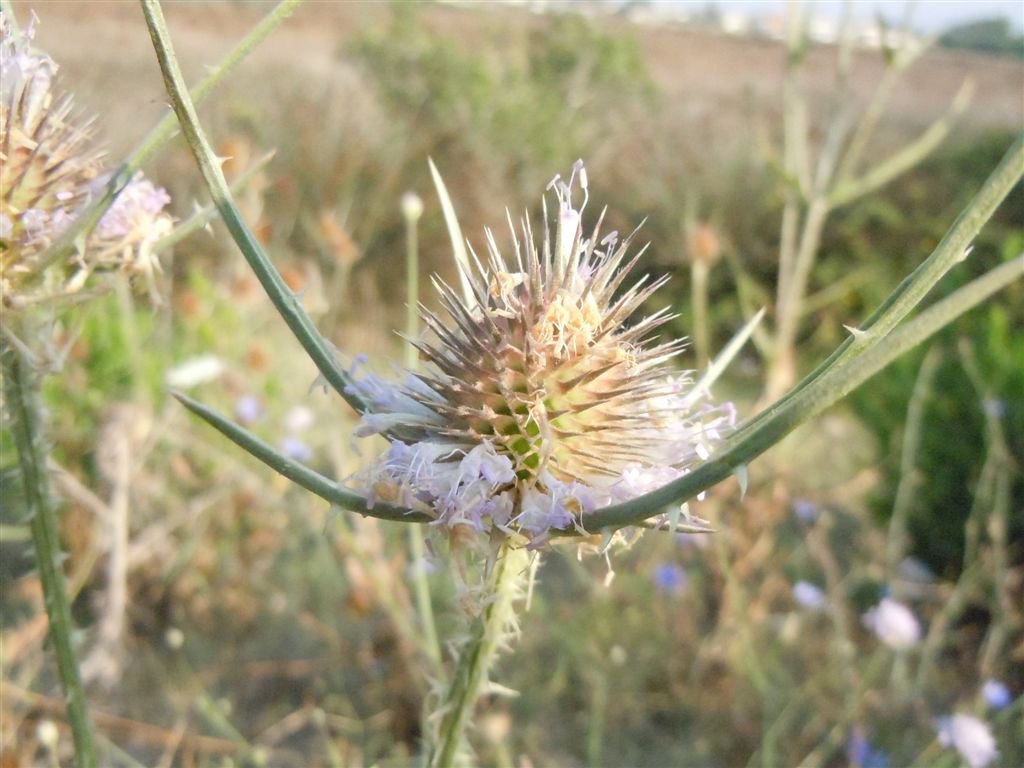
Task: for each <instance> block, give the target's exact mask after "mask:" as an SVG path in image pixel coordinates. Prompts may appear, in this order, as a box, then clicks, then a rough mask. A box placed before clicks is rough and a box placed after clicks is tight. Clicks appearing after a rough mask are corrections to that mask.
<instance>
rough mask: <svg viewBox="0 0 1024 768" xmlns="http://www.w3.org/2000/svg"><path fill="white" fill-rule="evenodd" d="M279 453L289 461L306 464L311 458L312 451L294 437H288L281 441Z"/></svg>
mask: <svg viewBox="0 0 1024 768" xmlns="http://www.w3.org/2000/svg"><path fill="white" fill-rule="evenodd" d="M281 453H283V454H284V455H285V456H287V457H288V458H289V459H294V460H295V461H301V462H306V461H309V460H310V459H311V458H313V451H312V450H310V448H309V446H308V445H306V444H305V443H304V442H303V441H302V440H301V439H300V438H298V437H295V435H289V436H288V437H286V438H285V439H284V440H282V441H281Z"/></svg>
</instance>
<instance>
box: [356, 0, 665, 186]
mask: <svg viewBox="0 0 1024 768" xmlns="http://www.w3.org/2000/svg"><path fill="white" fill-rule="evenodd" d="M393 13H394V15H393V17H392V22H391V24H390V25H389V26H388V27H387V29H386V30H384V31H383V32H380V33H376V34H366V35H363V36H362V37H361V38H359V39H358V40H357V41H356V42H355V43H354V44H353V45H352V46H351V47H350V51H351V54H352V55H353V56H354V57H355V58H356V60H357V61H358V62H359V63H360V65H361V67H362V69H363V70H364V72H365V73H366V75H367V76H368V77H370V78H371V79H372V81H373V82H374V84H375V86H376V87H377V89H378V91H379V93H380V95H381V97H382V98H383V100H384V102H385V104H386V105H387V106H388V107H389V109H390V110H391V111H392V112H393V113H394V114H395V115H397V116H399V118H400V119H402V120H408V121H410V123H411V125H410V129H411V130H414V131H415V132H416V133H417V135H418V136H419V137H420V139H421V141H425V142H428V146H427V149H428V151H429V152H430V153H431V154H434V155H435V160H437V161H438V163H439V165H440V166H441V167H445V165H446V164H447V163H446V162H445V161H447V160H449V159H450V160H452V163H451V165H452V166H453V167H456V168H457V167H459V166H461V165H464V164H465V162H466V160H467V159H468V160H470V162H471V163H472V164H473V165H489V166H493V167H494V168H493V169H492V171H491V172H492V173H493V172H494V170H498V169H500V170H503V171H507V170H511V171H512V172H513V173H514V172H515V171H516V169H519V168H521V167H522V166H523V165H524V164H525V165H527V166H531V167H535V166H538V165H539V166H542V167H561V166H563V165H565V163H566V158H569V157H574V156H576V155H578V154H579V153H580V151H581V149H582V144H583V142H584V139H586V138H590V135H589V133H588V130H589V129H590V128H592V122H593V119H594V118H595V117H596V116H597V115H598V114H600V112H601V111H605V110H609V109H612V110H623V109H627V108H628V107H629V106H630V105H631V104H634V103H637V102H638V101H642V100H644V99H649V98H651V96H652V95H653V89H652V86H651V85H650V82H649V79H648V77H647V74H646V72H645V68H644V63H643V60H642V58H641V55H640V50H639V47H638V46H637V43H636V41H635V40H634V39H633V38H632V37H630V36H628V35H625V34H621V33H619V34H610V33H607V32H604V31H603V30H601V29H600V28H598V27H597V26H595V25H593V24H592V23H591V22H588V21H587V20H586V19H583V18H582V17H579V16H575V15H565V16H559V15H554V16H551V17H550V19H549V21H550V23H547V24H544V25H543V26H541V27H540V28H539V29H537V30H535V31H532V32H531V33H530V34H529V36H528V38H527V40H526V41H525V47H524V50H523V51H522V53H521V56H520V57H515V56H508V55H499V52H500V51H501V50H502V47H503V41H502V32H499V31H494V32H492V33H491V34H490V36H489V37H490V39H489V40H487V41H486V42H485V43H484V44H482V45H477V46H476V47H475V48H473V49H467V48H464V47H462V46H461V45H460V43H459V41H456V40H454V39H452V38H451V37H448V36H445V35H443V34H437V33H434V32H432V31H430V30H429V29H428V28H426V27H425V26H424V25H423V24H422V23H421V22H420V19H419V15H418V12H417V9H416V7H415V6H413V5H411V4H399V5H397V6H395V7H394V8H393ZM453 144H454V145H457V146H458V156H457V157H451V158H449V157H447V155H448V153H449V152H451V151H452V150H453V149H454V146H452V145H453ZM467 149H468V150H469V152H470V154H471V156H470V157H469V158H466V157H465V156H464V155H463V153H465V152H466V150H467ZM495 150H497V151H495Z"/></svg>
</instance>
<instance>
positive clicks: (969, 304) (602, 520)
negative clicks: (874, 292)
mask: <svg viewBox="0 0 1024 768" xmlns="http://www.w3.org/2000/svg"><path fill="white" fill-rule="evenodd" d="M1021 277H1024V255H1021V256H1018V257H1017V258H1015V259H1013V260H1012V261H1008V262H1006V263H1004V264H1002V265H1000V266H999V267H996V268H995V269H993V270H992V271H990V272H989V273H988V274H986V275H984V276H983V277H979V278H978V279H976V280H974V281H972V282H971V283H968V284H967V285H966V286H964V287H963V288H961V289H959V290H958V291H956V292H955V293H953V294H952V295H950V296H948V297H947V298H945V299H943V300H942V301H939V302H937V303H936V304H934V305H933V306H931V307H929V308H928V309H927V310H925V311H924V312H922V313H921V314H920V315H919V316H918V317H916V318H915V319H914V320H912V321H910V322H908V323H907V324H906V325H904V326H903V327H901V328H899V329H897V330H896V331H893V332H891V333H890V334H889V335H888V336H887V337H885V338H883V339H880V340H878V341H877V342H876V343H874V344H872V345H871V346H870V348H868V349H865V350H863V351H862V352H861V353H860V354H859V356H858V358H857V359H856V360H854V361H851V362H849V363H846V364H843V365H835V366H832V367H830V369H829V370H827V371H825V372H824V373H823V374H821V375H820V376H819V377H817V378H816V379H815V380H814V381H813V382H811V383H809V384H808V385H807V386H805V387H803V388H802V389H801V391H800V392H799V394H798V395H797V396H795V397H793V398H791V399H789V400H788V401H787V402H786V403H785V404H783V405H780V406H778V407H774V406H773V407H772V408H771V409H769V414H770V415H769V416H768V417H767V418H765V419H763V420H760V421H759V422H758V425H757V426H756V427H755V428H753V429H750V430H748V431H746V432H745V433H744V435H743V439H742V440H740V441H739V442H735V443H733V442H730V443H727V444H726V446H725V448H724V450H722V451H721V452H720V453H719V454H718V455H717V456H716V457H713V458H712V459H711V460H709V461H707V462H705V463H704V464H701V465H700V466H699V467H697V468H696V469H694V470H693V471H692V472H690V473H689V474H687V475H684V476H683V477H681V478H679V479H678V480H673V481H672V482H671V483H669V484H667V485H665V486H662V487H661V488H659V489H658V490H656V491H652V492H651V493H648V494H644V495H643V496H638V497H637V498H635V499H632V500H631V501H627V502H624V503H622V504H616V505H613V506H609V507H605V508H603V509H599V510H597V511H595V512H593V513H591V514H589V515H587V517H586V520H585V523H586V525H587V527H588V528H589V529H590V530H602V529H605V528H611V529H618V528H622V527H625V526H628V525H633V524H635V523H637V522H639V521H641V520H645V519H646V518H648V517H650V516H652V515H654V514H657V513H658V512H660V511H661V510H663V509H664V508H665V507H667V506H669V505H672V504H678V503H679V502H681V501H683V500H686V499H690V498H693V497H694V496H695V495H696V494H697V493H699V492H700V491H702V490H704V489H706V488H710V487H711V486H712V485H714V484H715V483H718V482H721V481H722V480H725V479H726V478H727V477H729V475H730V474H731V473H732V472H733V470H734V469H735V468H736V467H739V466H741V465H744V464H747V463H748V462H750V461H751V460H752V459H754V458H756V457H757V456H760V455H761V454H762V453H764V452H765V451H766V450H768V449H769V448H771V447H772V446H773V445H775V443H777V442H779V441H780V440H781V439H782V438H783V437H785V436H786V435H787V434H789V433H790V432H792V431H793V430H794V429H795V428H796V427H797V426H799V425H800V424H802V423H803V422H805V421H807V420H808V419H811V418H813V417H814V416H816V415H818V414H819V413H821V412H822V411H824V410H825V409H826V408H828V407H829V406H831V405H832V404H833V403H836V402H837V401H839V400H841V399H842V398H843V397H845V396H846V395H848V394H849V393H850V392H852V391H853V390H854V389H856V388H857V387H858V386H860V385H861V384H863V383H864V382H865V381H866V380H867V379H869V378H870V377H871V376H873V375H874V374H876V373H878V372H879V371H880V370H882V369H883V368H885V367H886V366H887V365H889V363H891V362H892V361H893V360H895V359H896V358H897V357H899V356H900V355H902V354H904V353H905V352H907V351H909V350H910V349H912V348H913V347H915V346H916V345H918V344H921V343H922V342H924V341H926V340H927V339H929V338H930V337H931V336H933V335H934V334H935V333H937V332H938V331H940V330H941V329H942V328H944V327H945V326H946V325H948V324H949V323H950V322H952V321H953V320H954V319H956V318H957V317H959V316H960V315H961V314H963V313H964V312H966V311H968V310H969V309H972V308H973V307H975V306H977V305H978V304H980V303H981V302H983V301H985V300H986V299H987V298H989V297H990V296H991V295H992V294H993V293H995V292H996V291H998V290H1000V289H1001V288H1004V287H1006V286H1007V285H1009V284H1010V283H1012V282H1014V281H1016V280H1019V279H1021Z"/></svg>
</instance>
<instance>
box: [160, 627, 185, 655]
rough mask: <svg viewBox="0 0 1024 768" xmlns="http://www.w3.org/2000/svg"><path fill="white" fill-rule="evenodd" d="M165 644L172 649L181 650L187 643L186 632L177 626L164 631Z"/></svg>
mask: <svg viewBox="0 0 1024 768" xmlns="http://www.w3.org/2000/svg"><path fill="white" fill-rule="evenodd" d="M164 644H165V645H166V646H167V647H168V648H170V649H171V650H172V651H177V650H180V649H181V647H182V646H183V645H184V644H185V633H184V632H182V631H181V630H180V629H178V628H177V627H171V628H170V629H168V630H167V631H166V632H165V633H164Z"/></svg>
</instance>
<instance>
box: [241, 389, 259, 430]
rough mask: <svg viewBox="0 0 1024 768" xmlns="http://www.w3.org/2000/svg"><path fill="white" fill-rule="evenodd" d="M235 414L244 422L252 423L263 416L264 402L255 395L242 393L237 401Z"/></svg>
mask: <svg viewBox="0 0 1024 768" xmlns="http://www.w3.org/2000/svg"><path fill="white" fill-rule="evenodd" d="M235 415H236V416H237V417H238V420H239V421H240V422H242V423H243V424H252V423H254V422H256V421H259V420H260V419H261V418H262V417H263V403H261V402H260V399H259V398H258V397H256V396H255V395H242V396H241V397H240V398H238V402H236V403H235Z"/></svg>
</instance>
